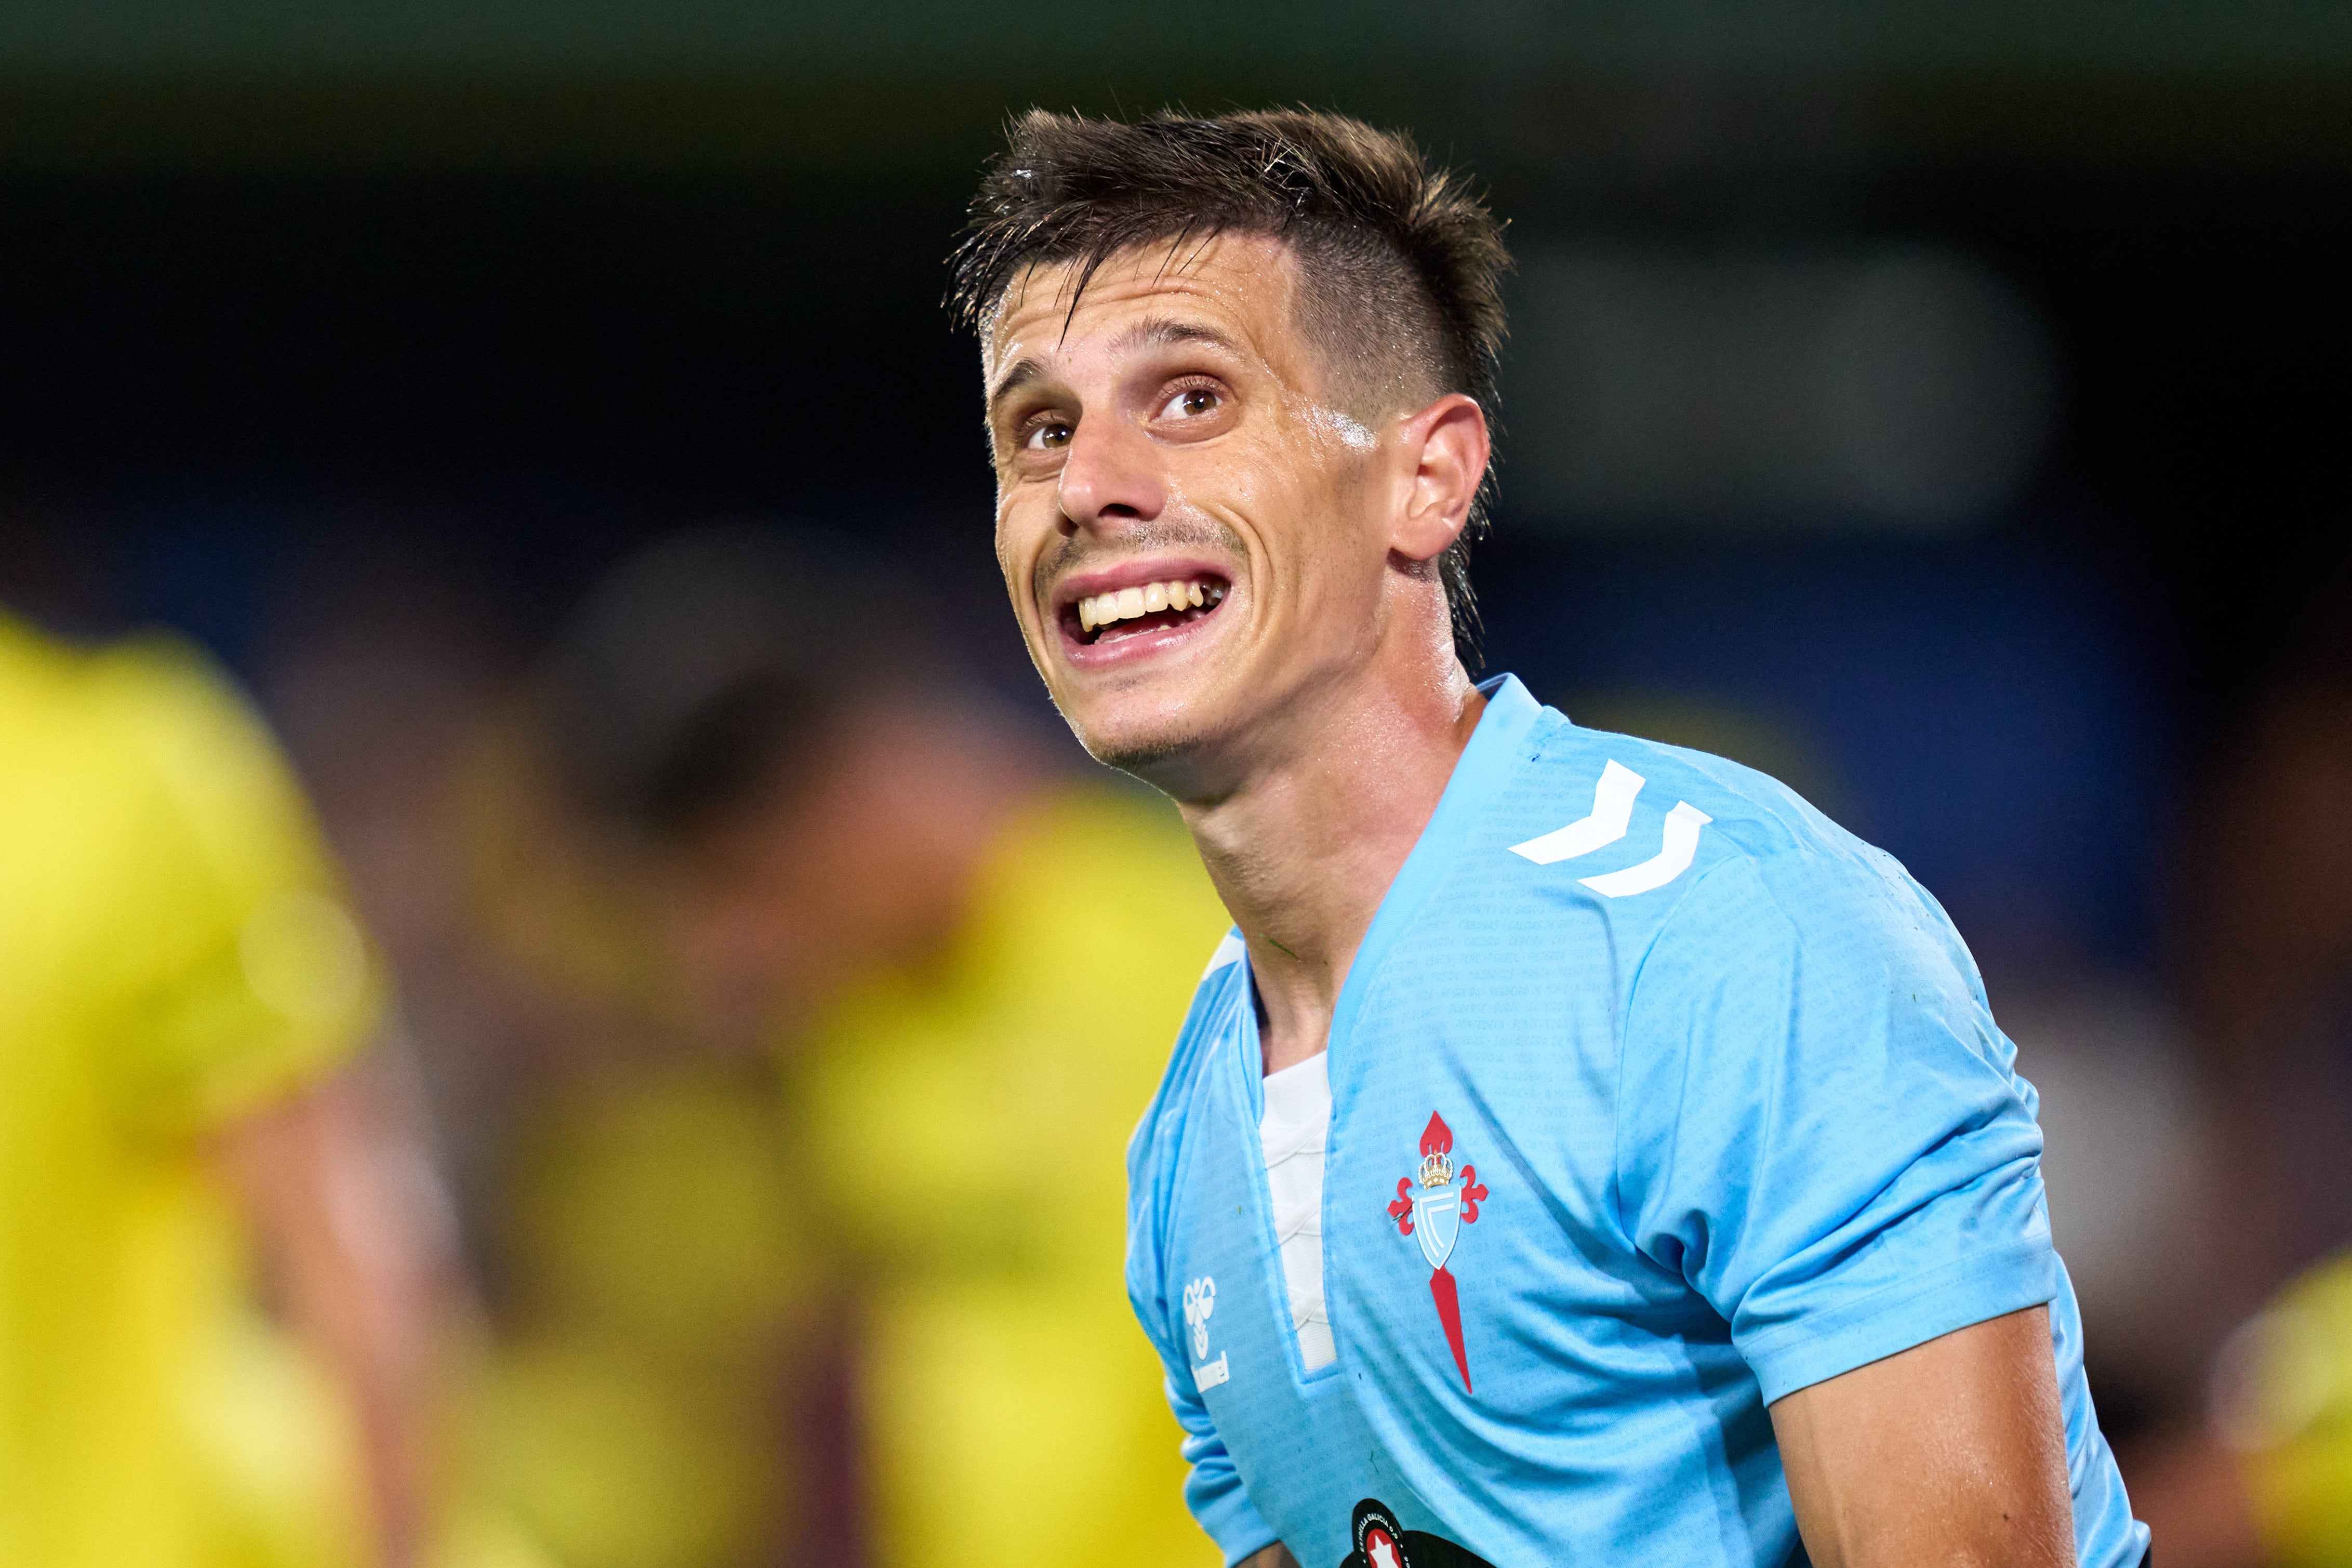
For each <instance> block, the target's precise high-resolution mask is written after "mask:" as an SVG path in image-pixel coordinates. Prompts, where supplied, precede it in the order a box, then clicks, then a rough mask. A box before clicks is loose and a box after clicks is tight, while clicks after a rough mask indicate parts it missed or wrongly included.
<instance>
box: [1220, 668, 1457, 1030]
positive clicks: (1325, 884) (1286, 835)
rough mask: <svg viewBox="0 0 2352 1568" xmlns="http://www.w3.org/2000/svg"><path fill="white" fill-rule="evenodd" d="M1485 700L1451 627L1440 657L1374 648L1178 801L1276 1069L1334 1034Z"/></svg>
mask: <svg viewBox="0 0 2352 1568" xmlns="http://www.w3.org/2000/svg"><path fill="white" fill-rule="evenodd" d="M1400 677H1403V678H1402V679H1400ZM1485 709H1486V699H1485V698H1484V697H1481V696H1480V695H1479V694H1478V691H1477V689H1475V687H1474V686H1473V685H1472V684H1471V681H1470V677H1469V674H1468V673H1467V672H1466V671H1465V670H1464V669H1463V668H1462V665H1461V663H1460V661H1459V660H1458V659H1456V658H1454V655H1453V648H1452V644H1451V641H1450V639H1449V640H1448V642H1447V644H1446V646H1445V654H1444V666H1443V668H1427V667H1426V666H1423V667H1421V668H1414V669H1412V670H1411V671H1409V672H1406V671H1399V670H1395V669H1392V668H1382V666H1381V663H1380V662H1379V661H1375V662H1374V663H1372V664H1371V665H1370V667H1369V668H1367V670H1366V672H1365V679H1363V680H1361V681H1360V682H1358V683H1356V685H1354V686H1353V687H1352V688H1350V689H1349V690H1348V691H1346V692H1345V693H1342V694H1340V695H1339V700H1335V701H1330V702H1326V703H1318V705H1317V711H1316V715H1315V718H1314V720H1313V721H1312V722H1311V723H1310V724H1309V725H1308V726H1307V729H1306V731H1305V732H1304V733H1301V734H1297V735H1296V736H1294V737H1292V738H1291V740H1292V743H1290V744H1287V745H1286V747H1285V748H1284V750H1283V752H1282V754H1281V755H1280V756H1279V757H1277V758H1275V759H1271V760H1268V761H1266V762H1265V763H1260V764H1258V765H1256V766H1254V767H1252V768H1250V769H1249V770H1248V771H1247V772H1246V773H1245V774H1244V779H1243V781H1242V782H1241V783H1240V784H1239V785H1238V786H1237V787H1235V788H1234V789H1231V790H1229V791H1223V792H1220V793H1219V795H1217V797H1216V798H1215V799H1213V800H1205V801H1180V803H1179V805H1180V808H1181V811H1182V812H1183V816H1184V822H1185V826H1188V827H1190V828H1191V829H1192V837H1193V840H1194V842H1195V843H1197V844H1198V845H1199V846H1200V849H1201V858H1202V862H1203V863H1204V864H1205V865H1206V866H1207V867H1208V870H1209V876H1210V879H1212V880H1213V882H1215V884H1216V887H1217V891H1218V893H1219V895H1220V896H1221V897H1222V898H1223V900H1224V904H1225V908H1226V910H1228V911H1229V912H1230V913H1231V914H1232V915H1233V917H1234V922H1235V923H1236V924H1238V925H1239V926H1240V927H1241V929H1242V934H1243V936H1244V939H1245V940H1246V941H1247V942H1248V944H1249V955H1250V967H1251V971H1252V974H1253V977H1254V978H1255V982H1256V988H1257V996H1258V1002H1259V1005H1260V1008H1261V1009H1262V1016H1261V1017H1260V1018H1259V1025H1260V1030H1259V1033H1260V1037H1261V1040H1262V1042H1263V1044H1264V1048H1265V1070H1266V1071H1267V1072H1279V1071H1280V1070H1281V1069H1282V1068H1286V1067H1291V1066H1294V1065H1296V1064H1297V1063H1299V1062H1302V1061H1305V1060H1306V1059H1307V1058H1309V1057H1312V1056H1314V1055H1315V1054H1316V1053H1317V1052H1318V1051H1320V1050H1321V1049H1323V1047H1324V1046H1325V1044H1326V1043H1327V1041H1328V1038H1329V1035H1330V1027H1331V1011H1332V1008H1333V1006H1334V1005H1335V1004H1336V1003H1337V1002H1338V1001H1339V987H1340V986H1341V984H1344V983H1345V982H1346V980H1347V978H1348V968H1349V964H1350V963H1353V962H1354V959H1355V956H1356V950H1357V948H1358V947H1359V946H1360V945H1361V944H1362V942H1363V940H1364V932H1365V931H1367V930H1368V929H1369V928H1370V925H1371V923H1372V915H1373V913H1374V912H1375V911H1376V910H1378V909H1379V908H1380V904H1381V898H1382V897H1383V896H1385V895H1386V893H1387V892H1388V889H1389V884H1390V883H1391V882H1392V881H1394V880H1395V879H1396V874H1397V871H1398V869H1399V868H1401V867H1402V866H1403V864H1404V861H1405V857H1406V856H1408V855H1410V854H1411V853H1412V847H1413V844H1414V843H1415V842H1416V841H1417V840H1418V839H1419V838H1420V837H1421V831H1422V829H1423V827H1425V826H1428V824H1429V819H1430V816H1431V815H1432V814H1433V812H1435V811H1436V809H1437V802H1438V798H1439V796H1441V795H1444V793H1445V785H1446V782H1447V781H1448V780H1449V779H1451V778H1452V777H1453V775H1454V763H1455V762H1456V761H1458V760H1459V759H1460V757H1461V755H1462V749H1463V748H1464V747H1465V745H1467V744H1468V743H1469V741H1470V733H1471V731H1473V730H1475V728H1476V727H1477V723H1478V716H1479V714H1480V713H1481V712H1483V711H1484V710H1485Z"/></svg>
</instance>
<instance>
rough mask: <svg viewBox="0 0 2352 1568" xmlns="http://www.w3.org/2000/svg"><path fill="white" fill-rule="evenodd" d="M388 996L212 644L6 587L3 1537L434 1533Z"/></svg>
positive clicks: (314, 1551) (51, 1552) (425, 1327)
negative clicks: (375, 1043) (125, 629)
mask: <svg viewBox="0 0 2352 1568" xmlns="http://www.w3.org/2000/svg"><path fill="white" fill-rule="evenodd" d="M381 992H382V985H381V984H380V981H379V978H378V976H377V975H376V974H375V973H374V972H373V965H372V961H371V959H370V956H369V953H368V950H367V947H366V944H365V942H364V941H363V939H362V935H361V933H360V931H359V929H358V927H357V925H356V924H355V922H354V921H353V920H352V916H351V914H350V913H349V911H348V910H347V908H346V904H345V900H344V898H343V894H342V892H341V889H340V887H339V883H338V879H337V876H336V874H335V871H334V869H333V868H332V866H331V862H330V859H329V857H328V853H327V850H326V848H325V847H324V845H323V844H322V842H321V841H320V836H319V834H318V831H317V829H316V826H315V825H314V823H313V821H312V819H311V816H310V811H309V809H308V807H307V805H306V804H305V802H304V800H303V798H302V796H301V795H300V793H299V790H298V788H297V786H296V784H294V781H293V780H292V778H291V777H290V776H289V773H288V772H287V770H286V768H285V766H284V765H283V763H282V762H281V761H280V758H279V756H278V752H277V750H276V748H275V746H274V745H273V743H272V742H271V739H270V737H269V736H268V733H267V732H266V731H264V729H263V728H262V726H261V724H260V723H259V721H257V719H256V718H255V717H254V715H253V714H252V713H251V712H250V711H249V710H247V707H246V706H245V704H244V703H243V701H242V700H240V699H239V697H238V696H237V695H236V692H235V691H234V690H233V689H231V688H230V686H229V684H228V683H227V681H226V679H224V678H223V677H222V676H221V675H220V674H219V673H218V672H217V671H216V670H215V669H214V668H212V667H211V666H210V665H209V664H207V663H206V662H205V659H204V658H201V657H200V656H199V655H197V654H196V653H195V652H194V651H193V650H192V649H190V648H188V647H184V646H181V645H179V644H177V643H174V642H173V641H170V640H168V639H164V638H162V637H148V638H140V639H135V640H132V641H129V642H125V643H121V644H118V645H115V646H111V647H102V648H98V649H94V650H84V649H82V648H79V647H71V646H68V645H67V644H65V643H63V642H60V641H58V640H56V639H54V638H52V637H48V636H47V635H45V634H44V633H42V632H39V631H37V630H36V629H34V628H33V626H30V625H29V624H27V623H26V622H24V621H21V620H17V619H15V618H11V617H9V616H5V614H0V1562H5V1563H11V1564H17V1563H22V1564H26V1565H28V1568H29V1565H31V1564H40V1565H41V1568H362V1565H365V1564H370V1563H377V1564H383V1565H386V1568H398V1565H404V1564H407V1563H411V1562H413V1561H414V1560H415V1548H416V1542H417V1540H418V1534H419V1530H420V1525H421V1521H422V1516H423V1511H424V1504H423V1500H422V1499H423V1490H424V1489H423V1487H422V1484H421V1481H420V1476H421V1474H422V1470H423V1467H424V1465H425V1458H426V1455H425V1449H426V1444H425V1425H426V1411H425V1399H426V1394H425V1390H426V1388H427V1380H426V1377H425V1373H426V1370H427V1360H428V1356H429V1352H430V1349H431V1341H432V1330H433V1324H434V1321H435V1318H436V1300H437V1296H438V1292H439V1290H440V1289H441V1287H442V1285H443V1284H444V1283H445V1282H446V1275H445V1273H444V1271H443V1268H442V1263H441V1258H440V1255H439V1253H438V1250H437V1248H436V1244H435V1239H434V1234H433V1229H432V1226H431V1225H430V1223H429V1212H428V1209H427V1208H426V1206H425V1205H422V1204H421V1203H420V1201H419V1198H420V1189H419V1184H418V1180H417V1178H418V1177H419V1175H420V1173H421V1170H422V1167H421V1165H420V1163H419V1162H418V1161H417V1159H416V1156H415V1150H414V1149H413V1147H411V1145H410V1144H409V1142H408V1140H407V1136H406V1133H405V1131H404V1119H403V1113H402V1110H401V1107H400V1105H399V1103H398V1096H397V1095H396V1094H395V1093H394V1092H393V1090H392V1089H391V1087H390V1086H391V1085H392V1083H393V1081H394V1080H393V1079H391V1077H390V1076H389V1075H388V1074H387V1073H386V1072H385V1070H384V1069H383V1068H382V1066H381V1064H378V1063H367V1064H356V1063H354V1061H353V1054H354V1051H355V1050H356V1048H357V1047H359V1046H360V1045H361V1044H362V1042H363V1041H364V1040H366V1039H367V1037H368V1035H369V1031H370V1028H371V1026H373V1023H374V1020H375V1016H376V1014H377V1010H378V1006H379V999H380V995H381ZM264 1300H267V1301H268V1304H269V1306H270V1307H271V1308H272V1309H274V1310H268V1311H266V1310H264V1307H263V1302H264ZM289 1330H290V1333H289Z"/></svg>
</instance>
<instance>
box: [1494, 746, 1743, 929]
mask: <svg viewBox="0 0 2352 1568" xmlns="http://www.w3.org/2000/svg"><path fill="white" fill-rule="evenodd" d="M1642 784H1643V779H1642V775H1641V774H1639V773H1635V772H1634V771H1633V769H1631V768H1629V767H1625V766H1623V765H1622V764H1621V763H1616V762H1614V761H1612V762H1611V763H1609V764H1608V766H1606V767H1604V768H1602V769H1601V780H1600V782H1599V783H1598V784H1594V785H1593V786H1592V810H1591V813H1590V814H1588V815H1587V816H1581V817H1579V818H1578V819H1577V820H1576V821H1574V822H1571V823H1570V824H1569V825H1568V826H1565V827H1560V828H1555V829H1554V830H1553V831H1551V832H1549V833H1547V834H1544V835H1542V836H1541V837H1536V838H1530V839H1528V841H1527V842H1526V843H1525V844H1514V845H1512V846H1511V853H1512V854H1514V855H1517V856H1519V857H1520V858H1523V859H1528V860H1532V861H1534V862H1535V863H1536V864H1537V865H1538V866H1549V865H1552V864H1553V863H1555V862H1557V861H1560V860H1573V859H1575V858H1577V857H1578V856H1580V855H1590V854H1591V853H1592V851H1594V850H1595V849H1599V848H1601V847H1605V846H1607V845H1611V844H1614V843H1616V842H1617V840H1619V839H1620V838H1622V837H1625V830H1626V827H1627V826H1629V825H1630V824H1631V823H1632V821H1633V800H1634V797H1635V796H1637V795H1640V794H1641V793H1642ZM1714 820H1715V818H1713V817H1711V816H1708V815H1707V814H1706V813H1705V812H1703V811H1701V810H1700V809H1699V808H1698V807H1696V806H1695V805H1691V804H1690V802H1688V801H1686V800H1678V801H1676V802H1675V808H1674V809H1673V810H1672V811H1670V812H1668V813H1666V823H1665V836H1664V837H1665V841H1664V844H1663V845H1661V846H1660V847H1659V849H1658V852H1657V853H1656V854H1655V855H1653V856H1651V857H1650V858H1648V859H1647V860H1644V861H1643V862H1642V863H1641V864H1640V865H1638V866H1628V867H1626V868H1624V869H1623V870H1622V871H1606V872H1603V873H1601V875H1600V876H1598V877H1583V878H1580V879H1579V881H1580V882H1581V883H1582V885H1583V886H1585V887H1588V888H1590V889H1592V890H1593V891H1594V892H1596V893H1599V894H1600V895H1601V897H1602V898H1605V899H1625V898H1631V897H1632V896H1633V895H1634V894H1635V893H1646V892H1648V891H1650V890H1651V889H1654V888H1663V887H1664V886H1665V885H1666V884H1667V883H1668V882H1671V881H1673V880H1674V879H1675V878H1676V877H1679V876H1681V875H1682V874H1683V873H1684V872H1685V871H1687V870H1689V869H1690V868H1691V861H1692V860H1693V859H1695V858H1696V857H1697V855H1698V835H1699V829H1700V828H1702V827H1704V826H1706V825H1707V824H1708V823H1710V822H1713V821H1714Z"/></svg>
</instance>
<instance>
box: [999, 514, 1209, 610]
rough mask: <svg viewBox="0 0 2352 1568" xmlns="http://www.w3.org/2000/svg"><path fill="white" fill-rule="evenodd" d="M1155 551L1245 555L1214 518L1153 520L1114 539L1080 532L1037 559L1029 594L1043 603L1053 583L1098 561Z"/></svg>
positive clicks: (1124, 529) (1121, 530) (1133, 527)
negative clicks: (1203, 551) (1201, 551)
mask: <svg viewBox="0 0 2352 1568" xmlns="http://www.w3.org/2000/svg"><path fill="white" fill-rule="evenodd" d="M1155 550H1212V551H1217V552H1222V553H1223V554H1224V555H1226V556H1228V557H1238V556H1241V555H1244V554H1246V553H1247V551H1246V550H1245V549H1244V546H1243V543H1242V536H1241V535H1240V534H1239V533H1236V532H1235V531H1234V530H1233V529H1231V528H1230V527H1228V526H1226V525H1225V524H1224V523H1222V522H1219V521H1216V520H1215V519H1213V518H1205V517H1203V518H1153V519H1152V520H1151V521H1149V522H1137V523H1133V524H1130V525H1129V526H1128V527H1125V528H1122V529H1120V530H1119V531H1118V536H1117V537H1116V538H1113V539H1101V538H1098V537H1096V536H1095V535H1093V534H1091V533H1086V532H1080V533H1077V534H1074V535H1072V536H1071V537H1070V538H1068V539H1065V540H1063V541H1062V542H1060V543H1059V544H1057V545H1055V546H1054V548H1052V549H1051V550H1048V551H1046V552H1045V553H1044V554H1043V555H1040V556H1039V557H1038V558H1037V564H1036V566H1035V568H1034V570H1032V571H1031V573H1030V574H1029V592H1030V595H1031V596H1032V597H1033V598H1035V599H1039V600H1043V599H1044V598H1045V595H1046V590H1047V589H1048V588H1049V587H1051V586H1052V585H1053V584H1054V583H1055V581H1057V580H1058V579H1060V578H1061V577H1063V576H1065V575H1066V574H1069V573H1072V572H1076V571H1079V570H1081V569H1083V568H1085V567H1087V566H1088V565H1090V564H1092V563H1094V562H1096V561H1097V560H1105V559H1118V558H1120V557H1124V556H1129V555H1147V554H1150V552H1152V551H1155Z"/></svg>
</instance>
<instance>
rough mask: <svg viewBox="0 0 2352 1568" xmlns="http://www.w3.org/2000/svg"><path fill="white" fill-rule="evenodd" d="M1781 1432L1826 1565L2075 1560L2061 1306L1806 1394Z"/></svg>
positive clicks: (1794, 1492) (1786, 1401)
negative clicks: (2061, 1387)
mask: <svg viewBox="0 0 2352 1568" xmlns="http://www.w3.org/2000/svg"><path fill="white" fill-rule="evenodd" d="M1772 1429H1773V1432H1774V1435H1775V1436H1777V1437H1778V1438H1779V1440H1780V1458H1781V1464H1782V1466H1783V1468H1785V1470H1786V1472H1787V1475H1788V1479H1789V1496H1790V1500H1791V1501H1793V1502H1794V1503H1795V1504H1796V1510H1797V1528H1798V1530H1799V1531H1801V1533H1802V1535H1803V1536H1804V1541H1805V1550H1806V1551H1807V1552H1808V1553H1809V1554H1810V1555H1811V1558H1812V1561H1813V1562H1814V1563H1817V1564H1819V1565H1820V1568H1879V1565H1881V1564H1885V1565H1888V1568H1895V1565H1906V1568H1907V1565H1909V1564H1914V1563H1931V1562H1932V1563H1972V1564H1973V1563H1986V1564H1994V1563H1999V1564H2017V1565H2020V1568H2044V1565H2048V1568H2062V1565H2070V1564H2072V1563H2074V1512H2073V1506H2072V1503H2071V1500H2070V1499H2069V1495H2068V1489H2067V1479H2066V1425H2065V1416H2064V1414H2063V1410H2062V1409H2061V1407H2060V1405H2059V1401H2058V1374H2057V1366H2056V1363H2055V1360H2054V1358H2053V1354H2052V1351H2051V1344H2050V1317H2049V1310H2048V1309H2047V1308H2044V1307H2032V1308H2028V1309H2026V1310H2023V1311H2018V1312H2011V1313H2009V1314H2007V1315H2006V1316H2003V1317H1998V1318H1993V1319H1990V1320H1988V1321H1984V1322H1980V1323H1977V1324H1974V1325H1972V1326H1970V1327H1969V1328H1965V1329H1960V1330H1958V1331H1954V1332H1952V1333H1948V1334H1945V1335H1943V1336H1941V1337H1940V1338H1937V1339H1933V1340H1929V1341H1927V1342H1926V1343H1924V1344H1920V1345H1916V1346H1914V1347H1912V1348H1911V1349H1909V1350H1906V1351H1904V1352H1900V1353H1899V1354H1895V1355H1891V1356H1888V1357H1886V1358H1885V1359H1884V1360H1881V1361H1875V1362H1872V1363H1870V1364H1868V1365H1866V1366H1861V1367H1856V1368H1855V1369H1854V1370H1853V1371H1852V1372H1849V1373H1843V1374H1842V1375H1840V1376H1837V1377H1832V1378H1830V1379H1828V1380H1827V1381H1825V1382H1822V1383H1817V1384H1812V1385H1811V1386H1810V1387H1807V1388H1801V1389H1799V1390H1798V1391H1797V1392H1795V1393H1793V1394H1789V1395H1788V1396H1786V1397H1785V1398H1783V1399H1780V1400H1779V1401H1777V1402H1776V1403H1775V1404H1774V1405H1772Z"/></svg>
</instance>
